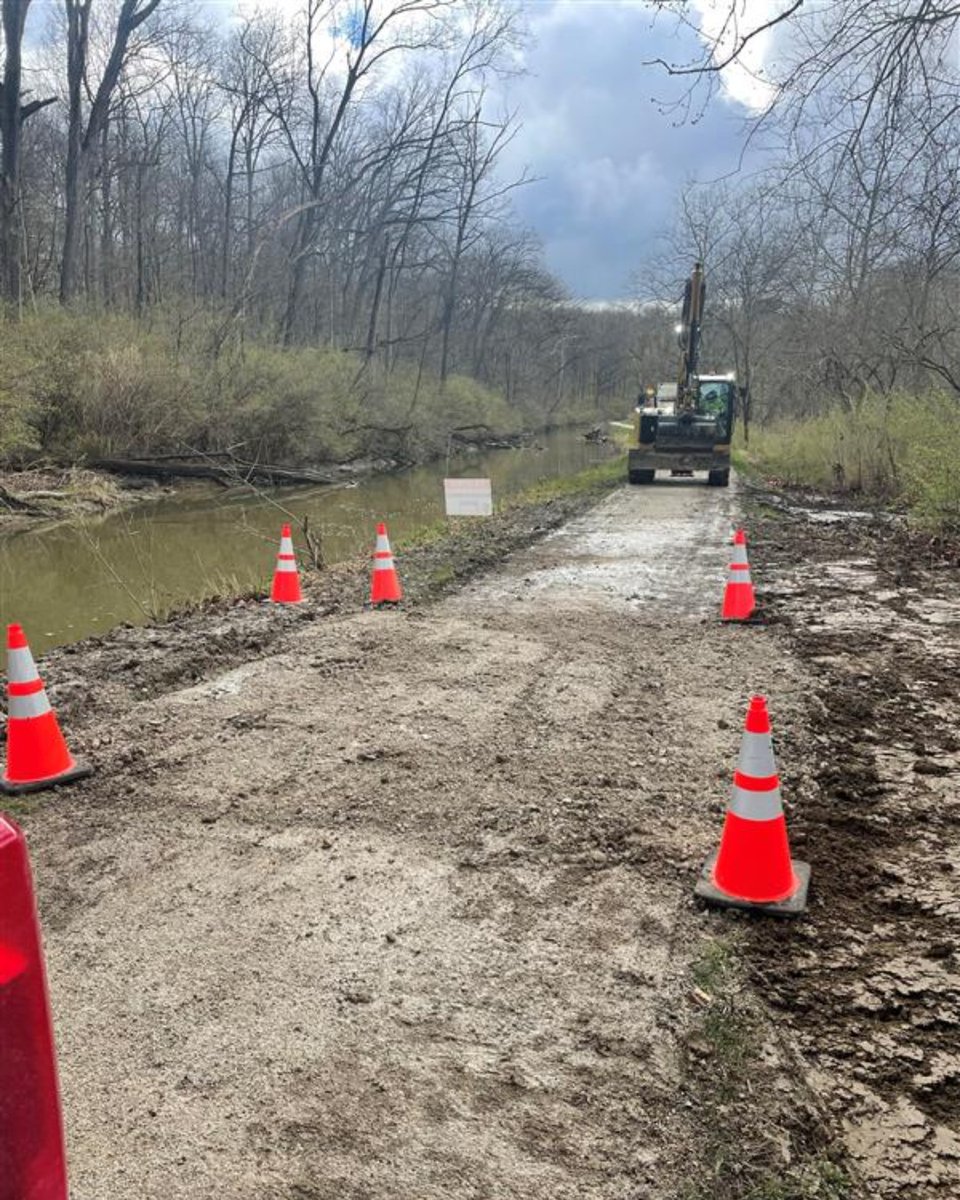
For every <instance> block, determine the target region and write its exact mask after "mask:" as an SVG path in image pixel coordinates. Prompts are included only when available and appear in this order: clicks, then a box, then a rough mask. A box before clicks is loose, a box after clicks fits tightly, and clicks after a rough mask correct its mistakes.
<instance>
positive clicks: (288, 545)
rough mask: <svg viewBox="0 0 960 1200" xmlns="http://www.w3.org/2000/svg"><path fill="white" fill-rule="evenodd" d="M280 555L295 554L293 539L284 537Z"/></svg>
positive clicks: (281, 541) (281, 542)
mask: <svg viewBox="0 0 960 1200" xmlns="http://www.w3.org/2000/svg"><path fill="white" fill-rule="evenodd" d="M280 553H281V554H292V553H293V539H292V538H288V537H282V538H281V539H280Z"/></svg>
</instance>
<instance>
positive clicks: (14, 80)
mask: <svg viewBox="0 0 960 1200" xmlns="http://www.w3.org/2000/svg"><path fill="white" fill-rule="evenodd" d="M0 3H2V8H3V38H4V43H5V47H6V55H5V61H4V69H3V77H2V79H0V142H2V143H3V155H2V158H0V296H2V298H3V299H4V300H8V301H9V302H10V303H11V304H14V305H17V306H18V307H19V304H20V299H21V297H20V158H21V134H22V131H23V119H24V111H23V109H22V108H21V105H20V95H21V87H22V84H21V79H22V71H23V63H22V53H21V52H22V45H23V31H24V27H25V25H26V20H27V9H28V8H29V7H30V0H0Z"/></svg>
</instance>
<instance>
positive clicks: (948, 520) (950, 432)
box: [737, 392, 960, 532]
mask: <svg viewBox="0 0 960 1200" xmlns="http://www.w3.org/2000/svg"><path fill="white" fill-rule="evenodd" d="M737 461H738V465H739V466H740V467H741V469H745V470H747V471H748V472H749V471H753V472H756V473H758V474H761V475H763V476H766V477H771V478H773V479H775V480H778V481H780V482H782V483H785V484H788V485H794V486H804V487H811V488H816V489H818V490H820V491H825V492H834V493H837V494H842V495H854V496H860V497H863V498H864V499H867V500H873V501H878V502H884V503H893V504H902V505H904V506H906V507H908V508H909V510H910V512H911V513H912V515H913V516H915V518H916V519H917V520H918V521H919V522H921V523H922V524H924V525H926V526H929V527H930V528H933V529H937V530H942V531H950V532H956V531H957V530H960V471H958V469H957V468H958V464H960V404H958V402H957V400H956V399H955V398H954V397H951V396H948V395H944V394H941V393H936V392H932V393H928V394H927V395H923V396H908V395H890V396H872V395H871V396H866V397H865V398H864V399H863V400H862V401H860V402H858V403H857V404H854V405H851V406H850V407H845V408H840V407H836V408H833V409H831V410H830V411H828V412H826V413H823V414H822V415H820V416H818V417H812V418H809V419H807V420H803V421H780V422H777V423H774V424H771V425H768V426H765V427H754V429H753V430H751V434H750V444H749V447H748V448H744V447H741V448H740V450H739V451H738V454H737Z"/></svg>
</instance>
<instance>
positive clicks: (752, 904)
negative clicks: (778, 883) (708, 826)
mask: <svg viewBox="0 0 960 1200" xmlns="http://www.w3.org/2000/svg"><path fill="white" fill-rule="evenodd" d="M716 861H717V856H716V854H711V855H710V857H709V858H708V859H707V861H706V862H705V863H704V865H703V870H702V871H701V873H700V878H699V879H698V880H697V885H696V887H695V888H694V889H693V894H694V895H695V896H699V897H700V899H701V900H703V901H705V902H706V903H707V904H712V905H714V906H715V907H717V908H742V909H745V910H746V911H748V912H757V913H766V914H767V915H769V916H771V917H799V916H800V914H801V913H803V912H806V910H807V892H808V891H809V890H810V864H809V863H805V862H798V861H797V859H794V860H793V873H794V875H796V877H797V890H796V891H795V892H794V893H793V895H792V896H788V897H787V898H786V900H778V901H776V903H774V904H758V903H757V902H756V901H755V900H741V899H740V898H739V897H738V896H731V895H729V894H728V893H727V892H722V891H721V890H720V889H719V888H718V887H717V885H716V884H715V883H714V882H713V867H714V864H715V863H716Z"/></svg>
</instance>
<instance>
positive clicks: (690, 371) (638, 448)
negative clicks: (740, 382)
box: [627, 263, 740, 487]
mask: <svg viewBox="0 0 960 1200" xmlns="http://www.w3.org/2000/svg"><path fill="white" fill-rule="evenodd" d="M705 298H706V283H705V281H704V276H703V266H702V264H701V263H694V266H693V272H692V274H691V276H690V278H689V279H688V280H687V284H686V288H685V289H684V295H683V310H682V314H681V319H680V323H679V325H677V341H678V343H679V346H680V370H679V373H678V376H677V382H676V385H675V387H674V386H672V385H670V384H661V385H660V387H659V388H658V389H657V390H656V392H655V393H653V392H652V390H650V391H648V392H647V394H646V395H644V396H641V399H640V400H639V401H638V403H637V410H636V413H635V415H634V428H633V435H632V438H631V442H630V448H629V452H628V459H627V472H628V478H629V480H630V482H631V483H653V481H654V480H655V478H656V473H657V471H669V472H670V474H671V475H692V474H693V473H694V471H706V472H707V483H708V484H709V485H710V486H711V487H726V486H727V484H728V483H729V482H730V439H731V438H732V437H733V423H734V420H735V418H736V407H737V400H738V397H739V395H740V389H738V388H737V383H736V376H735V375H734V374H733V373H730V374H728V375H701V374H700V329H701V324H702V321H703V308H704V300H705Z"/></svg>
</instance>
